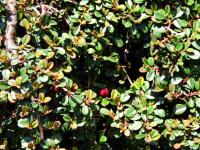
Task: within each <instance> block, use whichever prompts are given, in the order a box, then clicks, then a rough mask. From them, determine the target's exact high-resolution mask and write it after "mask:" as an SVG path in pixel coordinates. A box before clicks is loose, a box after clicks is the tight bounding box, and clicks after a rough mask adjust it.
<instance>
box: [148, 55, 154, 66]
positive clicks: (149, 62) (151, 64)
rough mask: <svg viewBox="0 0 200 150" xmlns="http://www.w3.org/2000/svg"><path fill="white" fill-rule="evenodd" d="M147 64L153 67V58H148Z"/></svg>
mask: <svg viewBox="0 0 200 150" xmlns="http://www.w3.org/2000/svg"><path fill="white" fill-rule="evenodd" d="M148 64H149V65H150V66H153V65H154V59H153V57H149V58H148Z"/></svg>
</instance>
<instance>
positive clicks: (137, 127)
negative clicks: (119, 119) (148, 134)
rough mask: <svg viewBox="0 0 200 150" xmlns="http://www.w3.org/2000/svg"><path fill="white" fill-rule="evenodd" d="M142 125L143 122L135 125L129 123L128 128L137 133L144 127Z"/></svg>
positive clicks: (135, 122) (136, 122) (137, 122)
mask: <svg viewBox="0 0 200 150" xmlns="http://www.w3.org/2000/svg"><path fill="white" fill-rule="evenodd" d="M142 125H143V122H142V121H134V123H129V125H128V128H129V129H130V130H132V131H137V130H139V129H140V128H141V127H142Z"/></svg>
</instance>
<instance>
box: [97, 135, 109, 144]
mask: <svg viewBox="0 0 200 150" xmlns="http://www.w3.org/2000/svg"><path fill="white" fill-rule="evenodd" d="M106 141H107V137H106V136H104V135H103V136H101V137H100V139H99V142H100V143H105V142H106Z"/></svg>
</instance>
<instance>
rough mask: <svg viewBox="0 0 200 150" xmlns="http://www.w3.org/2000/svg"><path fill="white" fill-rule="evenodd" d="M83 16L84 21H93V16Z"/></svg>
mask: <svg viewBox="0 0 200 150" xmlns="http://www.w3.org/2000/svg"><path fill="white" fill-rule="evenodd" d="M83 16H84V19H85V20H87V21H91V19H92V16H91V15H90V14H88V13H85V14H84V15H83Z"/></svg>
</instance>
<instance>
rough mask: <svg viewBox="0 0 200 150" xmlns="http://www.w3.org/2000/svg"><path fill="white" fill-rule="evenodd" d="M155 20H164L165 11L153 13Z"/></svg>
mask: <svg viewBox="0 0 200 150" xmlns="http://www.w3.org/2000/svg"><path fill="white" fill-rule="evenodd" d="M154 17H155V18H156V20H158V21H161V20H164V19H165V11H164V10H162V9H160V10H158V11H156V12H155V13H154Z"/></svg>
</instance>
